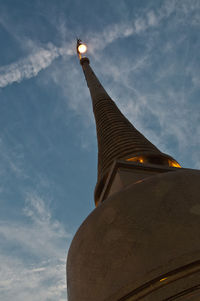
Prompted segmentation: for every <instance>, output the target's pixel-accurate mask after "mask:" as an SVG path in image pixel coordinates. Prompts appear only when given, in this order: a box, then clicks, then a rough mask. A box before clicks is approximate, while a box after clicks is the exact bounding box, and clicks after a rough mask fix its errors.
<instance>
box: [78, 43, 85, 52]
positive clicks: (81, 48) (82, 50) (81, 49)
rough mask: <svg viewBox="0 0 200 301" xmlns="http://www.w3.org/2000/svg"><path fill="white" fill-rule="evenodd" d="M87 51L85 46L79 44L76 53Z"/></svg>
mask: <svg viewBox="0 0 200 301" xmlns="http://www.w3.org/2000/svg"><path fill="white" fill-rule="evenodd" d="M86 51H87V46H86V45H85V44H80V45H79V46H78V52H79V53H85V52H86Z"/></svg>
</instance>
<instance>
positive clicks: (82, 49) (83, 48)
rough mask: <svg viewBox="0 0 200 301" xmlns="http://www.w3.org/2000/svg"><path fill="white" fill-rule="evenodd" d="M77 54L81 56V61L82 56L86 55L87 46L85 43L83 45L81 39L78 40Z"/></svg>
mask: <svg viewBox="0 0 200 301" xmlns="http://www.w3.org/2000/svg"><path fill="white" fill-rule="evenodd" d="M76 48H77V53H78V56H79V59H81V55H82V54H84V53H86V51H87V45H86V44H85V43H83V42H82V41H81V40H80V39H77V46H76Z"/></svg>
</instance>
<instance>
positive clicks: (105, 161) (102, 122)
mask: <svg viewBox="0 0 200 301" xmlns="http://www.w3.org/2000/svg"><path fill="white" fill-rule="evenodd" d="M80 63H81V65H82V68H83V72H84V74H85V78H86V82H87V85H88V88H89V90H90V94H91V99H92V105H93V111H94V117H95V120H96V130H97V140H98V179H97V185H96V189H95V203H96V204H97V203H98V198H99V195H100V193H101V190H102V189H103V186H104V183H105V180H106V177H107V175H108V172H109V169H110V167H111V165H112V163H113V162H114V161H115V160H117V159H122V160H126V161H134V162H138V163H144V164H145V163H151V164H159V165H165V166H175V167H180V165H179V164H178V163H177V162H176V161H175V160H174V159H173V158H172V157H170V156H169V155H166V154H164V153H162V152H161V151H160V150H159V149H158V148H157V147H156V146H155V145H153V144H152V143H151V142H150V141H149V140H148V139H146V138H145V137H144V136H143V135H142V134H141V133H140V132H139V131H138V130H137V129H136V128H135V127H134V126H133V125H132V124H131V123H130V122H129V121H128V119H127V118H126V117H125V116H124V115H123V114H122V113H121V112H120V110H119V109H118V107H117V106H116V104H115V102H114V101H113V100H112V99H111V97H110V96H109V95H108V93H107V92H106V90H105V89H104V87H103V86H102V85H101V83H100V81H99V80H98V78H97V76H96V75H95V73H94V71H93V70H92V68H91V67H90V61H89V59H88V58H87V57H83V58H80Z"/></svg>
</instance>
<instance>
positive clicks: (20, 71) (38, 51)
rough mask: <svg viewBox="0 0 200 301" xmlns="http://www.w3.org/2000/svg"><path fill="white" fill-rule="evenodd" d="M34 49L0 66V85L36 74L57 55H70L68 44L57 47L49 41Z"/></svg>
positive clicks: (19, 80)
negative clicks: (18, 58) (12, 61)
mask: <svg viewBox="0 0 200 301" xmlns="http://www.w3.org/2000/svg"><path fill="white" fill-rule="evenodd" d="M34 48H35V49H34V51H33V52H32V53H31V54H30V55H29V56H28V57H26V58H24V59H21V60H19V61H18V62H16V63H12V64H10V65H7V66H3V67H1V68H0V87H1V88H3V87H6V86H7V85H9V84H12V83H14V82H18V83H19V82H21V81H22V80H24V79H28V78H31V77H34V76H36V75H37V74H38V73H39V72H40V71H41V70H43V69H46V68H47V67H48V66H50V65H51V63H52V62H53V61H54V60H55V59H56V58H58V57H59V56H61V55H62V56H63V55H64V56H66V55H71V54H72V51H71V47H70V45H67V46H64V47H61V48H58V47H56V46H54V45H53V44H51V43H49V44H47V45H46V46H45V48H42V47H38V46H35V47H34Z"/></svg>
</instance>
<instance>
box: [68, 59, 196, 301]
mask: <svg viewBox="0 0 200 301" xmlns="http://www.w3.org/2000/svg"><path fill="white" fill-rule="evenodd" d="M80 62H81V65H82V68H83V71H84V74H85V77H86V81H87V84H88V87H89V90H90V93H91V98H92V103H93V110H94V116H95V119H96V127H97V139H98V180H97V185H96V189H95V203H96V209H95V210H94V211H93V212H92V213H91V214H90V215H89V216H88V218H87V219H86V220H85V221H84V222H83V224H82V225H81V226H80V228H79V230H78V231H77V233H76V235H75V237H74V239H73V241H72V244H71V247H70V250H69V254H68V260H67V281H68V300H69V301H79V300H80V301H117V300H119V301H125V300H131V301H133V300H143V301H147V300H148V301H157V300H159V301H161V300H166V301H167V300H178V301H179V300H193V301H194V300H195V301H198V300H200V198H199V183H200V171H198V170H190V169H183V168H180V165H179V164H178V163H177V162H176V161H175V160H174V159H173V158H172V157H170V156H169V155H167V154H163V153H162V152H161V151H160V150H158V149H157V148H156V147H155V146H154V145H153V144H152V143H151V142H150V141H148V140H147V139H146V138H145V137H144V136H143V135H142V134H141V133H140V132H138V131H137V130H136V129H135V128H134V127H133V125H132V124H131V123H130V122H129V121H128V120H127V119H126V118H125V116H124V115H123V114H122V113H121V112H120V111H119V109H118V108H117V106H116V105H115V103H114V102H113V100H112V99H111V98H110V97H109V95H108V94H107V92H106V91H105V90H104V88H103V87H102V85H101V84H100V82H99V80H98V79H97V77H96V76H95V74H94V72H93V71H92V69H91V67H90V64H89V60H88V58H81V57H80Z"/></svg>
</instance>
